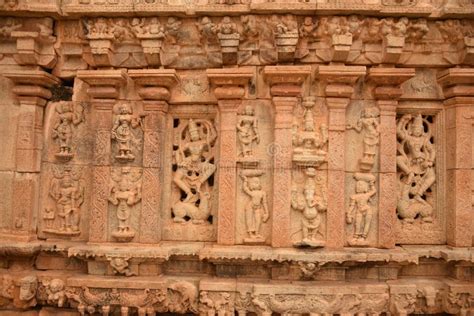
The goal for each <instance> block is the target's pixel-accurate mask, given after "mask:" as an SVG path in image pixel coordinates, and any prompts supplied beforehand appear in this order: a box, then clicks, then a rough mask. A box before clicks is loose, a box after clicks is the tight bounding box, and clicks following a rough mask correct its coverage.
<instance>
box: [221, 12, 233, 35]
mask: <svg viewBox="0 0 474 316" xmlns="http://www.w3.org/2000/svg"><path fill="white" fill-rule="evenodd" d="M217 29H218V34H219V35H221V36H222V35H231V34H235V33H237V25H236V24H235V23H234V22H232V20H231V18H230V17H229V16H225V17H223V18H222V21H221V23H219V24H218V25H217Z"/></svg>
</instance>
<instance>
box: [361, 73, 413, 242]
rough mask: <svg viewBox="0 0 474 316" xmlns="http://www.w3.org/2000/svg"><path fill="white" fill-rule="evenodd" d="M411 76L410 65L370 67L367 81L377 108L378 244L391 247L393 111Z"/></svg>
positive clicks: (394, 202)
mask: <svg viewBox="0 0 474 316" xmlns="http://www.w3.org/2000/svg"><path fill="white" fill-rule="evenodd" d="M414 75H415V70H414V69H412V68H371V69H369V72H368V76H367V80H368V82H369V83H371V84H373V85H374V86H373V87H372V88H373V97H374V99H375V103H376V105H377V107H378V108H379V110H380V126H381V128H380V141H379V142H380V144H379V146H380V147H379V148H380V149H379V185H378V188H379V190H378V191H379V192H378V194H379V205H378V208H379V213H378V246H379V247H381V248H393V247H395V242H396V236H395V230H394V229H393V227H395V221H396V211H395V210H396V209H397V194H393V189H394V188H398V182H397V162H396V160H397V136H396V129H397V126H396V125H397V124H396V111H397V105H398V101H397V100H398V98H399V97H400V96H401V95H402V90H401V88H400V86H401V84H402V83H403V82H405V81H406V80H408V79H410V78H412V77H413V76H414Z"/></svg>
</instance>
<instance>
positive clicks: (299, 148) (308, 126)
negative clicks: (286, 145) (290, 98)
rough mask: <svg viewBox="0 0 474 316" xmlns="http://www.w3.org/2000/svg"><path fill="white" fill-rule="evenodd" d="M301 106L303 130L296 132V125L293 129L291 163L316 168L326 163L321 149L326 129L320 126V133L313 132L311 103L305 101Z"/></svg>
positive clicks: (324, 141) (326, 137)
mask: <svg viewBox="0 0 474 316" xmlns="http://www.w3.org/2000/svg"><path fill="white" fill-rule="evenodd" d="M303 106H304V107H305V111H304V114H303V116H304V119H303V129H302V130H300V131H298V125H294V128H293V145H294V146H295V148H294V149H293V161H295V162H297V163H302V164H305V165H310V166H315V167H317V166H319V165H321V164H322V163H323V162H325V161H327V152H326V151H325V150H324V149H323V148H324V146H325V145H326V143H327V141H328V129H327V126H326V125H325V124H321V126H320V133H318V132H317V131H316V130H315V123H314V116H313V111H312V108H313V106H314V102H313V101H305V102H304V103H303Z"/></svg>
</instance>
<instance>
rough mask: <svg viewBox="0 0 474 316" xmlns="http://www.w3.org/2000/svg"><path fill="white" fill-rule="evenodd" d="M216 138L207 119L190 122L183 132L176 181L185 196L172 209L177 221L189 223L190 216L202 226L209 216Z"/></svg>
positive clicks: (212, 127) (177, 155) (176, 157)
mask: <svg viewBox="0 0 474 316" xmlns="http://www.w3.org/2000/svg"><path fill="white" fill-rule="evenodd" d="M216 137H217V133H216V131H215V129H214V126H213V125H212V123H211V122H210V121H208V120H193V119H190V120H189V121H188V124H186V125H184V127H183V128H182V129H181V131H180V137H179V145H178V149H177V150H176V151H175V159H176V163H177V170H176V172H175V173H174V176H173V182H174V183H175V184H176V186H177V187H178V188H179V189H180V190H181V191H182V194H181V198H180V200H179V201H177V202H175V204H174V205H173V207H172V208H173V214H174V221H175V222H178V223H183V222H186V220H185V219H184V217H185V216H188V217H189V218H190V219H191V222H193V223H194V224H202V223H205V222H206V220H207V219H208V217H209V215H210V212H211V210H210V205H209V199H210V197H211V194H210V188H209V184H208V179H209V178H210V177H211V176H212V175H213V174H214V172H215V171H216V166H215V165H214V163H213V162H211V160H213V147H214V144H215V141H216Z"/></svg>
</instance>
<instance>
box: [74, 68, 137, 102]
mask: <svg viewBox="0 0 474 316" xmlns="http://www.w3.org/2000/svg"><path fill="white" fill-rule="evenodd" d="M77 78H79V79H81V80H82V81H84V82H85V83H87V84H88V85H89V89H87V93H88V94H89V95H90V96H91V98H92V99H95V100H107V99H118V98H120V96H121V92H122V91H121V90H122V89H121V88H122V87H123V86H124V85H125V84H126V83H127V80H128V75H127V72H126V71H125V70H123V69H122V70H80V71H78V72H77Z"/></svg>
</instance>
